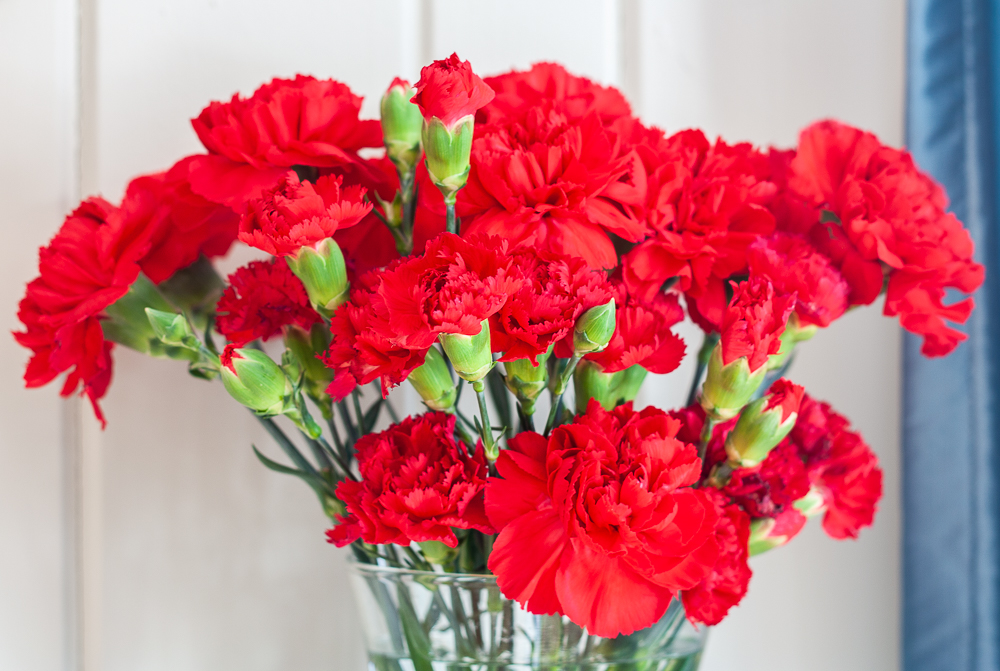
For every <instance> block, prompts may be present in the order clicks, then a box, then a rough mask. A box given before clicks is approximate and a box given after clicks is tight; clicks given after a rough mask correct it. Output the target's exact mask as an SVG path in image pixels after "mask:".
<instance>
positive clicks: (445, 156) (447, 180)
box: [421, 114, 475, 203]
mask: <svg viewBox="0 0 1000 671" xmlns="http://www.w3.org/2000/svg"><path fill="white" fill-rule="evenodd" d="M474 126H475V119H474V117H473V116H472V115H471V114H470V115H468V116H466V117H463V118H462V119H459V120H458V121H457V122H455V124H454V125H453V126H451V127H450V128H449V127H448V126H445V125H444V122H442V121H441V120H440V119H438V118H437V117H434V118H431V119H430V120H428V121H425V122H424V125H423V130H422V132H421V138H422V140H423V143H424V155H425V156H426V157H427V172H428V173H430V177H431V181H432V182H434V184H435V185H436V186H437V188H438V189H440V190H441V193H442V194H443V195H444V200H445V202H446V203H454V202H455V194H456V193H458V191H459V190H460V189H461V188H462V187H463V186H465V183H466V182H467V181H468V179H469V156H470V154H471V153H472V133H473V128H474Z"/></svg>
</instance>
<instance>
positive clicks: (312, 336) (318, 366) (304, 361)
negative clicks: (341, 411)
mask: <svg viewBox="0 0 1000 671" xmlns="http://www.w3.org/2000/svg"><path fill="white" fill-rule="evenodd" d="M325 329H326V327H325V326H324V325H323V324H321V323H317V324H314V325H313V327H312V330H311V332H309V333H307V332H306V331H304V330H303V329H301V328H299V327H298V326H288V327H285V347H287V348H288V349H287V350H286V354H288V353H290V354H291V357H292V358H293V359H294V360H295V364H296V365H297V366H298V368H299V369H300V370H301V371H302V372H303V373H304V374H305V375H304V381H303V384H302V387H303V389H304V391H305V392H306V394H308V395H309V397H310V398H312V399H314V400H317V401H323V402H321V403H319V408H320V410H321V411H322V412H323V415H324V417H327V418H329V417H331V416H332V414H331V410H330V409H329V406H328V404H327V403H326V402H325V401H326V400H327V399H328V396H327V394H326V388H327V387H329V386H330V383H331V382H333V377H334V371H333V370H332V369H330V368H327V367H326V366H325V365H323V362H322V361H320V360H319V359H318V358H317V354H320V353H322V352H325V351H326V349H327V347H329V339H328V338H326V336H325V335H324V333H323V331H324V330H325ZM286 370H287V368H286Z"/></svg>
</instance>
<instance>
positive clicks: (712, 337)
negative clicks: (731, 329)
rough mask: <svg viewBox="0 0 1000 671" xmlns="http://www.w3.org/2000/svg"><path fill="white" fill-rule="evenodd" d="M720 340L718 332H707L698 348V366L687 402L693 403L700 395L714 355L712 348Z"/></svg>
mask: <svg viewBox="0 0 1000 671" xmlns="http://www.w3.org/2000/svg"><path fill="white" fill-rule="evenodd" d="M718 342H719V334H718V333H714V332H713V333H706V334H705V339H704V340H702V341H701V349H700V350H698V367H697V368H695V371H694V379H693V380H691V391H689V392H688V399H687V404H688V405H691V404H692V403H694V402H695V399H696V398H697V397H698V387H699V386H700V385H701V378H702V376H704V375H705V370H706V369H707V368H708V360H709V359H710V358H711V356H712V350H714V349H715V345H716V344H717V343H718Z"/></svg>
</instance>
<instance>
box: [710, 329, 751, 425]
mask: <svg viewBox="0 0 1000 671" xmlns="http://www.w3.org/2000/svg"><path fill="white" fill-rule="evenodd" d="M766 374H767V366H761V367H760V368H758V369H757V371H756V372H754V373H751V372H750V364H749V363H747V359H746V357H740V358H739V359H736V360H735V361H733V362H732V363H730V364H729V365H728V366H725V365H723V364H722V346H721V345H716V346H715V349H714V350H713V351H712V356H711V357H709V359H708V374H707V375H706V377H705V384H704V386H703V387H702V390H701V399H700V400H701V407H703V408H704V409H705V412H706V413H708V414H709V415H710V416H712V417H713V418H714V419H716V420H719V421H725V420H727V419H732V418H733V417H735V416H736V415H738V414H739V412H740V410H741V409H742V408H743V406H745V405H746V404H747V403H748V402H749V401H750V399H751V398H752V397H753V395H754V392H756V391H757V389H759V388H760V385H761V383H762V382H763V381H764V376H765V375H766Z"/></svg>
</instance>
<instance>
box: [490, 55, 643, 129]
mask: <svg viewBox="0 0 1000 671" xmlns="http://www.w3.org/2000/svg"><path fill="white" fill-rule="evenodd" d="M486 83H487V84H488V85H489V86H490V88H492V89H493V91H494V92H495V93H496V97H495V98H494V99H493V102H491V103H490V104H489V105H487V106H486V107H484V108H483V109H482V110H481V111H480V113H479V115H478V117H477V120H478V121H480V122H483V123H493V122H494V121H498V120H500V119H502V118H503V117H510V116H516V115H518V114H522V113H523V112H524V110H527V109H530V108H531V107H535V106H538V105H542V104H544V103H546V102H551V101H558V102H559V103H560V107H561V109H562V110H563V111H564V113H565V114H566V115H567V116H568V117H569V118H571V119H582V118H584V117H585V116H587V115H588V114H590V113H591V112H595V113H596V114H597V115H598V118H599V119H600V120H601V123H602V124H604V125H616V124H627V123H628V122H629V121H631V120H632V108H631V107H630V106H629V104H628V101H627V100H626V99H625V96H624V95H622V93H621V91H619V90H618V89H616V88H614V87H613V86H601V85H600V84H597V83H595V82H593V81H592V80H590V79H587V78H586V77H578V76H576V75H572V74H570V73H569V72H567V71H566V68H564V67H563V66H561V65H559V64H558V63H535V64H534V65H532V66H531V68H530V69H528V70H523V71H519V70H513V71H511V72H507V73H504V74H502V75H497V76H495V77H487V78H486Z"/></svg>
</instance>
